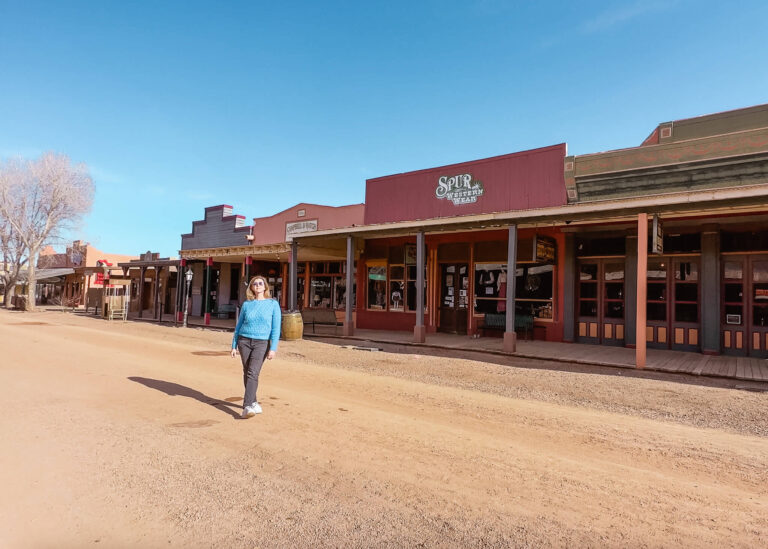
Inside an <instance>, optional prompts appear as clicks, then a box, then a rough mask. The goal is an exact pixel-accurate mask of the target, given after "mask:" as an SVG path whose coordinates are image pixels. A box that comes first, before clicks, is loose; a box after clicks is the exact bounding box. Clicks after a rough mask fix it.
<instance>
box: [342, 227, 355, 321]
mask: <svg viewBox="0 0 768 549" xmlns="http://www.w3.org/2000/svg"><path fill="white" fill-rule="evenodd" d="M354 271H355V239H354V238H352V236H348V237H347V290H346V298H345V308H344V335H345V336H351V335H354V334H355V326H354V323H353V321H352V298H353V297H354V292H353V289H354V287H355V286H354V280H355V279H354V276H353V275H354Z"/></svg>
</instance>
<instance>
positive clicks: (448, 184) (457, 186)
mask: <svg viewBox="0 0 768 549" xmlns="http://www.w3.org/2000/svg"><path fill="white" fill-rule="evenodd" d="M484 192H485V190H484V189H483V183H482V182H481V181H477V180H475V179H472V175H471V174H468V173H465V174H461V175H454V176H450V177H449V176H447V175H444V176H442V177H440V179H438V180H437V188H436V189H435V196H436V197H437V198H440V199H446V200H450V201H451V202H453V204H454V205H455V206H458V205H459V204H471V203H472V202H477V197H478V196H483V193H484Z"/></svg>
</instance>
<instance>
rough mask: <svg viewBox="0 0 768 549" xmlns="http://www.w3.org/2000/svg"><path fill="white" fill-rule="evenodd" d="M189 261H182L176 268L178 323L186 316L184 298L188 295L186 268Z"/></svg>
mask: <svg viewBox="0 0 768 549" xmlns="http://www.w3.org/2000/svg"><path fill="white" fill-rule="evenodd" d="M186 266H187V260H186V259H182V260H181V261H180V262H179V265H178V267H176V322H181V321H182V316H183V315H184V296H185V295H186V293H187V292H186V287H185V284H186V276H185V275H186V268H185V267H186Z"/></svg>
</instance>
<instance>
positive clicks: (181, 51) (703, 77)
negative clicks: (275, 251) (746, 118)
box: [0, 0, 768, 256]
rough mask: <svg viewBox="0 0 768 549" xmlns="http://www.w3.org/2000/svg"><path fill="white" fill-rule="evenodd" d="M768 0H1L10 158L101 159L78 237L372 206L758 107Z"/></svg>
mask: <svg viewBox="0 0 768 549" xmlns="http://www.w3.org/2000/svg"><path fill="white" fill-rule="evenodd" d="M766 25H768V2H765V1H764V0H762V1H743V2H733V3H731V2H709V1H694V0H680V1H655V0H648V1H637V2H636V1H629V2H589V1H587V2H527V1H518V2H511V1H510V2H505V1H497V0H485V1H475V2H472V1H461V2H459V1H457V2H449V1H437V0H430V1H424V2H419V1H415V0H412V1H408V2H400V1H388V2H360V1H357V2H352V1H350V2H333V1H326V2H260V1H256V0H254V1H250V2H245V1H244V2H213V1H210V2H194V1H178V2H170V1H168V2H163V1H160V2H158V1H153V2H127V1H117V0H114V1H112V0H106V1H105V0H98V1H97V0H94V1H91V2H78V1H74V0H67V1H50V2H38V1H34V0H19V1H15V0H0V157H9V156H16V155H22V156H27V157H34V156H37V155H39V154H40V153H41V152H43V151H46V150H53V151H57V152H61V153H65V154H67V155H69V156H70V157H71V158H72V159H73V161H76V162H84V163H86V164H87V165H89V166H90V168H91V173H92V175H93V178H94V181H95V184H96V189H97V190H96V199H95V202H94V207H93V211H92V213H91V214H90V215H89V216H88V217H87V218H86V219H85V222H84V224H83V227H82V229H81V231H80V232H79V233H78V234H77V235H73V236H79V237H82V238H83V239H84V240H87V241H90V242H91V243H92V244H93V245H95V246H96V247H98V248H101V249H102V250H104V251H106V252H112V253H124V254H138V253H140V252H142V251H146V250H148V249H151V250H152V251H157V252H160V253H161V254H162V255H163V256H168V255H177V252H178V249H179V247H180V234H182V233H186V232H189V231H190V230H191V226H192V221H193V220H196V219H201V218H202V216H203V209H204V208H205V207H206V206H211V205H216V204H232V205H233V206H234V208H235V212H236V213H239V214H242V215H245V216H246V218H247V220H248V222H249V223H250V220H251V218H253V217H259V216H264V215H272V214H274V213H276V212H278V211H281V210H283V209H285V208H288V207H290V206H292V205H294V204H296V203H297V202H312V203H320V204H328V205H343V204H352V203H359V202H363V201H364V199H365V180H366V179H367V178H371V177H377V176H382V175H388V174H392V173H398V172H403V171H410V170H416V169H422V168H429V167H433V166H439V165H443V164H449V163H454V162H461V161H466V160H473V159H477V158H484V157H488V156H494V155H498V154H505V153H510V152H515V151H519V150H525V149H530V148H535V147H540V146H547V145H552V144H556V143H562V142H566V143H568V147H569V152H570V153H573V154H583V153H589V152H597V151H603V150H609V149H615V148H622V147H629V146H635V145H638V144H640V143H641V142H642V140H643V139H644V138H645V137H646V136H647V135H648V134H649V133H650V132H651V131H652V130H653V128H654V127H655V126H656V124H658V123H659V122H665V121H669V120H675V119H679V118H685V117H690V116H697V115H702V114H708V113H712V112H718V111H722V110H729V109H734V108H740V107H746V106H751V105H756V104H760V103H766V102H768V40H766Z"/></svg>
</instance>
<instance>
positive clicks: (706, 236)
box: [701, 225, 720, 355]
mask: <svg viewBox="0 0 768 549" xmlns="http://www.w3.org/2000/svg"><path fill="white" fill-rule="evenodd" d="M701 295H702V296H705V298H704V299H702V300H701V335H702V337H701V352H702V353H704V354H705V355H718V354H720V229H719V227H718V226H717V225H704V226H703V227H702V231H701Z"/></svg>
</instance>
